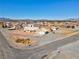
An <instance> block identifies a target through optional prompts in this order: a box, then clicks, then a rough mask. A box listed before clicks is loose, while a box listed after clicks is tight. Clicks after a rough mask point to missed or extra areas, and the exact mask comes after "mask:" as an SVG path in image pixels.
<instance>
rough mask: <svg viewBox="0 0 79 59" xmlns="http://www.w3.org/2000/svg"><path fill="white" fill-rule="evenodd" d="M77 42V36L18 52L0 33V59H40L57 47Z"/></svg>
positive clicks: (78, 35)
mask: <svg viewBox="0 0 79 59" xmlns="http://www.w3.org/2000/svg"><path fill="white" fill-rule="evenodd" d="M77 40H79V34H77V35H74V36H71V37H68V38H65V39H63V40H58V41H54V42H51V43H49V44H46V45H44V46H40V47H37V48H33V49H25V50H20V49H15V48H13V47H12V46H10V45H9V43H8V42H7V40H6V38H5V37H4V36H3V35H2V33H1V32H0V59H42V58H43V57H44V56H45V55H47V54H48V53H50V52H51V51H55V50H57V49H58V48H59V47H61V46H64V45H66V44H68V43H72V42H75V41H77Z"/></svg>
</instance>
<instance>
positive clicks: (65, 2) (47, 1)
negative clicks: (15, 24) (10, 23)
mask: <svg viewBox="0 0 79 59" xmlns="http://www.w3.org/2000/svg"><path fill="white" fill-rule="evenodd" d="M0 17H6V18H14V19H25V18H29V19H51V20H53V19H67V18H79V0H0Z"/></svg>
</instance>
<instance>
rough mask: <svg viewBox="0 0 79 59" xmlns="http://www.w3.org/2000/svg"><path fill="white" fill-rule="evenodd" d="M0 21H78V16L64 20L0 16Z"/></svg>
mask: <svg viewBox="0 0 79 59" xmlns="http://www.w3.org/2000/svg"><path fill="white" fill-rule="evenodd" d="M0 21H79V18H77V19H74V18H69V19H64V20H48V19H38V20H33V19H10V18H0Z"/></svg>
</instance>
